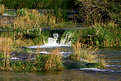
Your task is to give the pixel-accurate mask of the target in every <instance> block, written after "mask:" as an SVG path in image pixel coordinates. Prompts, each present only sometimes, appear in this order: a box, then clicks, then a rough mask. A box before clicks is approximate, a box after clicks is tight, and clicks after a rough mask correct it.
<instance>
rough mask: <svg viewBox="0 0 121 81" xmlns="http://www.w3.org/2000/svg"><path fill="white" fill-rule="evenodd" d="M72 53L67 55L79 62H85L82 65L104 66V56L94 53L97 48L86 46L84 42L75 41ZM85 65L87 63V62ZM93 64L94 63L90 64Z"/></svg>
mask: <svg viewBox="0 0 121 81" xmlns="http://www.w3.org/2000/svg"><path fill="white" fill-rule="evenodd" d="M73 49H74V53H73V54H71V55H70V56H69V58H70V59H72V60H75V61H78V62H81V64H85V65H83V66H82V67H88V68H90V67H95V68H105V62H104V58H102V57H101V56H99V55H98V54H94V52H95V51H96V50H97V49H96V48H94V47H88V46H87V45H85V44H81V43H79V42H77V43H76V44H75V45H73ZM89 63H90V65H89V66H87V64H89ZM91 63H92V64H95V65H91Z"/></svg>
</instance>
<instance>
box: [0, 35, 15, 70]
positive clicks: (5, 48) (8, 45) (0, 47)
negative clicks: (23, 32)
mask: <svg viewBox="0 0 121 81" xmlns="http://www.w3.org/2000/svg"><path fill="white" fill-rule="evenodd" d="M12 51H13V40H12V39H11V38H7V37H4V38H3V37H1V38H0V52H1V54H3V55H2V56H3V67H5V68H6V69H9V67H10V66H9V64H10V63H9V59H10V53H11V52H12Z"/></svg>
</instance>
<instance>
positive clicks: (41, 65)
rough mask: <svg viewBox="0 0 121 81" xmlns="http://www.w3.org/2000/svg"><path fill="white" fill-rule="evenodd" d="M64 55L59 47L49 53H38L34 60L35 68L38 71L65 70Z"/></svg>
mask: <svg viewBox="0 0 121 81" xmlns="http://www.w3.org/2000/svg"><path fill="white" fill-rule="evenodd" d="M61 59H62V55H61V54H60V51H59V49H58V48H57V49H55V50H51V52H50V54H48V55H38V56H36V58H35V61H34V65H35V67H34V69H35V70H38V71H50V70H63V69H64V66H63V63H62V60H61Z"/></svg>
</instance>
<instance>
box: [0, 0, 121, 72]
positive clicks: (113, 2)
mask: <svg viewBox="0 0 121 81" xmlns="http://www.w3.org/2000/svg"><path fill="white" fill-rule="evenodd" d="M120 4H121V1H119V0H31V1H30V0H0V29H1V30H11V31H12V32H4V33H2V32H0V59H1V61H0V69H1V70H17V71H48V70H63V69H64V65H63V64H64V61H63V60H62V55H61V54H60V50H59V49H56V50H51V51H50V54H48V55H39V54H37V55H35V56H34V61H31V60H30V59H28V60H27V61H12V60H10V58H11V55H10V53H11V52H13V51H16V50H18V51H20V50H22V49H21V47H23V46H31V45H41V44H43V43H44V42H46V41H47V39H48V37H49V36H52V35H51V33H52V32H53V31H42V28H46V29H48V28H49V29H57V28H58V29H61V28H62V29H68V28H74V27H73V26H75V25H77V24H82V25H85V26H89V27H88V28H84V29H80V30H73V29H72V30H65V31H63V32H61V31H60V32H59V33H60V34H61V36H62V38H63V39H64V38H65V36H66V35H67V37H68V38H67V40H65V41H69V40H71V41H72V46H73V49H74V53H73V54H71V55H70V56H69V60H70V59H71V60H73V61H76V62H77V64H78V63H79V66H80V64H84V66H82V67H97V68H104V67H105V62H104V58H102V57H100V56H98V54H94V53H93V52H95V51H96V49H95V48H94V47H113V46H115V47H120V46H121V10H120V9H121V5H120ZM5 8H8V11H9V9H15V12H7V9H5ZM40 9H47V10H48V9H49V10H48V11H46V12H45V13H43V12H39V10H40ZM68 10H72V11H73V10H75V11H77V12H79V13H78V14H75V13H70V12H68ZM4 13H7V14H11V15H14V14H15V15H16V17H13V18H12V19H8V18H5V19H4V18H2V17H1V15H4ZM70 14H71V15H72V17H73V18H72V17H71V18H70V20H69V16H70ZM10 21H11V23H8V22H10ZM70 21H71V22H70ZM70 25H71V26H70ZM59 39H61V37H60V38H59ZM63 39H62V40H63ZM26 52H27V50H26Z"/></svg>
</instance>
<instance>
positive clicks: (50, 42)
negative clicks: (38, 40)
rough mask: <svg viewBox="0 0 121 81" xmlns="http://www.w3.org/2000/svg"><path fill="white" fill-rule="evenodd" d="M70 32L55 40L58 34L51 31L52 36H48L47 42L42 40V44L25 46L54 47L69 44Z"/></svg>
mask: <svg viewBox="0 0 121 81" xmlns="http://www.w3.org/2000/svg"><path fill="white" fill-rule="evenodd" d="M72 35H73V34H72V33H71V32H66V33H64V35H63V37H61V39H60V41H59V42H57V40H58V38H59V35H58V33H53V37H49V38H48V42H47V43H46V42H45V41H44V45H40V46H27V48H55V47H62V46H71V37H72Z"/></svg>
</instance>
